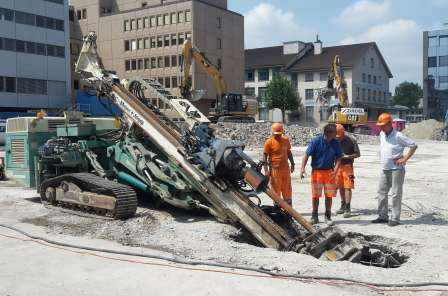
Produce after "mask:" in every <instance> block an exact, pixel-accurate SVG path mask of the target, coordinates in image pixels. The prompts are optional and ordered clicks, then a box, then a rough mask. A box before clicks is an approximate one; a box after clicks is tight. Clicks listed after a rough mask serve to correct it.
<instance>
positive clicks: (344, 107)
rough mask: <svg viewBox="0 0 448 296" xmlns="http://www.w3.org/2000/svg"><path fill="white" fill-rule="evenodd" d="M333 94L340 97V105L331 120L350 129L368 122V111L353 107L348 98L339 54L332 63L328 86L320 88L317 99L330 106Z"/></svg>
mask: <svg viewBox="0 0 448 296" xmlns="http://www.w3.org/2000/svg"><path fill="white" fill-rule="evenodd" d="M333 96H334V97H336V98H337V99H338V105H336V106H334V107H333V108H332V109H333V112H332V114H331V115H330V117H329V118H328V121H329V122H332V123H339V124H342V125H344V126H346V128H347V129H348V130H353V125H362V124H366V123H367V113H366V112H365V111H364V109H363V108H353V107H351V104H350V102H349V100H348V93H347V83H346V81H345V79H344V72H343V70H342V65H341V59H340V57H339V56H338V55H336V56H335V57H334V59H333V62H332V64H331V70H330V73H329V75H328V80H327V86H326V87H325V88H322V89H319V90H318V95H317V101H318V102H319V103H320V104H321V106H330V100H331V97H333Z"/></svg>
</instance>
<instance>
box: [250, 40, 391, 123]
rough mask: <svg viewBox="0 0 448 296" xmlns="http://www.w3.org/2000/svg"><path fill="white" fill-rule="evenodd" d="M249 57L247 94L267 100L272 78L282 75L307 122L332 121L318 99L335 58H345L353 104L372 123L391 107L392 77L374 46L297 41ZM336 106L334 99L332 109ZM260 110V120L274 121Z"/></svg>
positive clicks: (344, 69)
mask: <svg viewBox="0 0 448 296" xmlns="http://www.w3.org/2000/svg"><path fill="white" fill-rule="evenodd" d="M245 55H246V57H245V59H246V71H245V76H246V77H245V88H246V90H245V92H246V94H247V95H255V96H257V97H259V98H261V99H263V97H264V96H265V93H266V86H267V84H268V83H269V81H270V80H272V77H273V76H274V75H276V74H277V73H283V74H285V75H286V76H287V77H289V78H290V79H291V82H292V84H293V86H294V88H295V89H296V90H297V93H298V96H299V98H300V99H301V102H302V103H303V105H304V107H305V119H306V121H307V122H310V123H319V122H321V121H326V120H327V119H328V116H329V110H328V108H327V107H321V106H319V104H317V102H316V97H317V95H318V91H319V89H322V88H324V87H325V86H326V84H327V79H328V72H329V70H330V65H331V63H332V61H333V59H334V57H335V56H336V55H338V56H339V57H340V58H341V63H342V68H343V71H344V78H345V80H346V82H347V92H348V100H349V102H350V104H351V105H352V106H353V107H362V108H364V109H365V110H366V111H367V113H368V115H369V118H370V119H372V120H373V119H375V118H376V117H377V116H378V114H379V113H381V112H383V111H385V110H386V109H388V108H389V105H390V92H389V79H390V78H392V73H391V71H390V70H389V67H388V65H387V63H386V61H385V60H384V58H383V56H382V54H381V52H380V50H379V48H378V46H377V45H376V43H374V42H370V43H361V44H349V45H341V46H330V47H323V46H322V42H321V41H319V40H318V41H316V42H314V43H305V42H300V41H294V42H285V43H284V44H283V46H274V47H266V48H255V49H247V50H246V53H245ZM337 103H338V102H337V100H336V99H335V98H334V97H333V98H332V101H331V102H330V105H337ZM260 110H261V111H260V114H259V115H260V119H265V120H266V119H269V118H268V117H269V116H268V114H269V113H268V110H263V108H261V109H260Z"/></svg>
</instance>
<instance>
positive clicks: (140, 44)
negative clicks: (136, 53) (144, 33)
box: [137, 38, 145, 49]
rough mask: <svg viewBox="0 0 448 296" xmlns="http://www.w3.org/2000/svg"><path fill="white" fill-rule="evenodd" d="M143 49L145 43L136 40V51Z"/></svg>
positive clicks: (141, 40)
mask: <svg viewBox="0 0 448 296" xmlns="http://www.w3.org/2000/svg"><path fill="white" fill-rule="evenodd" d="M144 48H145V43H144V40H143V39H141V38H140V39H138V44H137V49H144Z"/></svg>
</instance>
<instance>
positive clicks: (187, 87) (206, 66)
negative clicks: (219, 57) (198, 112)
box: [180, 39, 227, 99]
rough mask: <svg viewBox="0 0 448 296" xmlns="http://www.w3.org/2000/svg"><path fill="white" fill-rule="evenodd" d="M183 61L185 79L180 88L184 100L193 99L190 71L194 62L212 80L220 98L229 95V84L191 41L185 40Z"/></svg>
mask: <svg viewBox="0 0 448 296" xmlns="http://www.w3.org/2000/svg"><path fill="white" fill-rule="evenodd" d="M182 54H183V61H182V64H181V68H182V72H183V75H182V77H183V79H182V83H181V86H180V90H181V95H182V97H183V98H184V99H191V87H192V81H191V76H190V69H191V64H192V62H193V60H194V61H195V62H196V64H197V65H199V66H200V67H201V68H202V70H203V71H204V72H205V73H207V75H208V76H209V77H210V78H211V79H212V81H213V84H214V86H215V88H216V91H217V92H218V97H222V96H223V95H224V94H226V93H227V84H226V82H225V81H224V78H223V77H222V74H221V72H220V71H219V69H218V68H217V67H216V66H215V65H213V63H212V62H211V61H210V60H208V59H207V57H206V56H205V55H204V54H203V53H202V52H200V51H199V50H198V49H197V48H196V47H194V46H193V44H192V43H191V40H190V39H187V40H185V42H184V44H183V50H182Z"/></svg>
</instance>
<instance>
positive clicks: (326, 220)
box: [325, 212, 334, 226]
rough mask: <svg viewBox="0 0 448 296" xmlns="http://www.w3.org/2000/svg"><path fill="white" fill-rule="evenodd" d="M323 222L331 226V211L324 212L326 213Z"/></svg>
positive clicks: (332, 223) (332, 222)
mask: <svg viewBox="0 0 448 296" xmlns="http://www.w3.org/2000/svg"><path fill="white" fill-rule="evenodd" d="M325 223H326V224H327V225H328V226H333V225H334V221H333V220H331V212H326V213H325Z"/></svg>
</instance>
